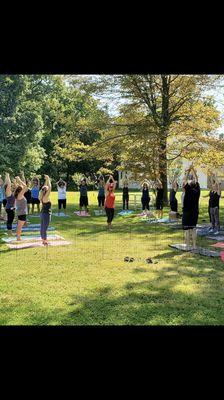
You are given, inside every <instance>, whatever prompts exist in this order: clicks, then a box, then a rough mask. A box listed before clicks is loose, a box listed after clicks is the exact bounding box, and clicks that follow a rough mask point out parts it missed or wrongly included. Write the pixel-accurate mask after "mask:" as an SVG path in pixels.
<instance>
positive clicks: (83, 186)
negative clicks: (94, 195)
mask: <svg viewBox="0 0 224 400" xmlns="http://www.w3.org/2000/svg"><path fill="white" fill-rule="evenodd" d="M79 191H80V198H79V212H80V213H81V212H82V208H83V207H84V209H85V211H86V213H88V212H89V209H88V205H89V202H88V192H87V181H86V178H83V179H82V180H81V182H80V185H79Z"/></svg>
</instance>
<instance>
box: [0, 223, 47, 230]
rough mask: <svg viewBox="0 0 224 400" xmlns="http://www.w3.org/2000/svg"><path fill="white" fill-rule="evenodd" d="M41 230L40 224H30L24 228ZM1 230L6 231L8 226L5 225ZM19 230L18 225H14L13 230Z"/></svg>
mask: <svg viewBox="0 0 224 400" xmlns="http://www.w3.org/2000/svg"><path fill="white" fill-rule="evenodd" d="M28 227H29V228H40V224H28V226H26V227H24V228H28ZM0 228H1V229H6V225H3V226H1V227H0ZM16 228H17V224H13V225H12V229H16Z"/></svg>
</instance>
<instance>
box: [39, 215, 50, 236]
mask: <svg viewBox="0 0 224 400" xmlns="http://www.w3.org/2000/svg"><path fill="white" fill-rule="evenodd" d="M50 220H51V215H50V214H49V213H41V225H40V236H41V239H42V240H46V239H47V228H48V226H49V223H50Z"/></svg>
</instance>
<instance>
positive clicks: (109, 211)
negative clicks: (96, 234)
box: [105, 175, 116, 229]
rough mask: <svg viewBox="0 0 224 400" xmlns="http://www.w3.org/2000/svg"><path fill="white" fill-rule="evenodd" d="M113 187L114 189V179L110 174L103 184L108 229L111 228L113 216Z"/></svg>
mask: <svg viewBox="0 0 224 400" xmlns="http://www.w3.org/2000/svg"><path fill="white" fill-rule="evenodd" d="M115 189H116V181H115V180H114V178H113V176H112V175H110V176H109V179H108V181H107V183H106V185H105V190H106V200H105V211H106V215H107V226H108V229H111V228H112V221H113V218H114V207H115V194H114V191H115Z"/></svg>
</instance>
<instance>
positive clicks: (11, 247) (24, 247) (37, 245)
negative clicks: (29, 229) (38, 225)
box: [7, 240, 71, 250]
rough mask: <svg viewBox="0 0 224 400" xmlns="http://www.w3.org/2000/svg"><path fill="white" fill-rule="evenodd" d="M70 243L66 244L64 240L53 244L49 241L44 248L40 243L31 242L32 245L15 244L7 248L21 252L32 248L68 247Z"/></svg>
mask: <svg viewBox="0 0 224 400" xmlns="http://www.w3.org/2000/svg"><path fill="white" fill-rule="evenodd" d="M69 244H71V242H67V241H66V240H56V241H54V242H51V241H49V242H48V246H44V245H43V244H42V242H33V243H24V244H22V245H17V244H7V246H8V247H9V248H10V249H11V250H22V249H29V248H32V247H43V248H44V247H56V246H65V245H69Z"/></svg>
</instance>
